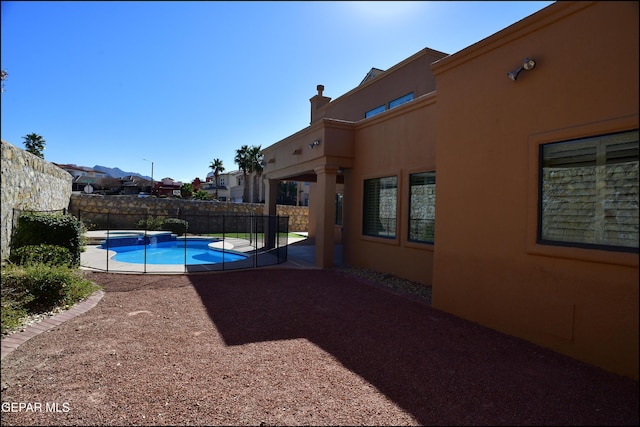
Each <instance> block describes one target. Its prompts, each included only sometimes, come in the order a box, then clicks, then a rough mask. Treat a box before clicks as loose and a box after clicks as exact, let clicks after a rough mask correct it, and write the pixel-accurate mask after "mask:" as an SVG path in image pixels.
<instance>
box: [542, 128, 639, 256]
mask: <svg viewBox="0 0 640 427" xmlns="http://www.w3.org/2000/svg"><path fill="white" fill-rule="evenodd" d="M540 164H541V168H542V170H541V172H540V180H541V183H540V186H539V193H540V194H539V200H540V205H539V209H540V215H539V226H538V240H539V241H540V242H541V243H548V244H557V245H562V246H583V247H597V248H607V249H614V250H622V251H634V252H637V251H638V241H639V240H638V130H637V129H636V130H633V131H628V132H621V133H616V134H609V135H601V136H596V137H591V138H585V139H579V140H574V141H566V142H558V143H550V144H544V145H541V146H540Z"/></svg>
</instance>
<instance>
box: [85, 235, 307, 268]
mask: <svg viewBox="0 0 640 427" xmlns="http://www.w3.org/2000/svg"><path fill="white" fill-rule="evenodd" d="M167 233H169V232H167V231H147V236H154V235H158V234H167ZM143 234H144V232H140V231H137V230H110V231H109V232H108V235H109V236H110V237H114V235H115V236H135V235H143ZM296 234H300V235H301V237H300V238H292V237H289V238H288V241H287V262H286V263H283V264H277V263H276V261H275V260H274V259H273V258H274V256H275V255H270V254H261V255H259V256H258V259H254V257H250V258H248V259H247V260H244V261H235V262H233V263H224V264H198V265H187V266H185V265H184V264H132V263H128V262H119V261H115V260H114V259H113V257H114V256H115V254H116V253H115V252H114V251H112V250H109V251H107V252H105V250H104V249H100V248H99V247H98V246H99V244H100V243H101V242H102V241H103V240H105V239H106V238H107V231H106V230H95V231H88V232H87V233H86V236H87V238H88V241H89V242H90V244H88V245H87V246H86V250H85V251H84V252H82V254H81V255H80V268H82V269H86V270H101V271H110V272H114V273H165V274H184V273H192V272H205V271H221V270H237V269H241V268H255V267H267V266H272V265H273V264H276V265H279V266H288V267H294V268H314V260H313V258H314V255H315V250H314V246H313V245H302V246H300V248H302V249H298V247H296V249H294V250H293V251H292V249H293V246H291V245H292V244H294V243H298V242H303V241H305V240H306V239H307V237H306V236H307V233H302V232H301V233H296ZM187 237H188V238H198V236H187ZM178 238H181V237H178ZM201 238H202V239H207V238H206V237H201ZM212 246H215V247H217V248H219V249H222V250H229V251H233V252H251V251H254V250H255V249H256V246H255V245H252V244H251V242H249V241H248V240H245V239H239V238H230V237H226V238H225V239H224V241H219V242H214V243H213V244H212ZM292 252H293V253H292ZM296 254H298V256H296ZM310 255H311V259H309V256H310ZM292 256H293V258H292Z"/></svg>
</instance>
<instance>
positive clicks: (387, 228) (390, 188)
mask: <svg viewBox="0 0 640 427" xmlns="http://www.w3.org/2000/svg"><path fill="white" fill-rule="evenodd" d="M397 196H398V177H397V176H388V177H385V178H375V179H366V180H365V181H364V200H363V202H364V204H363V210H362V211H363V220H362V233H363V234H365V235H367V236H376V237H388V238H390V239H395V237H396V204H397Z"/></svg>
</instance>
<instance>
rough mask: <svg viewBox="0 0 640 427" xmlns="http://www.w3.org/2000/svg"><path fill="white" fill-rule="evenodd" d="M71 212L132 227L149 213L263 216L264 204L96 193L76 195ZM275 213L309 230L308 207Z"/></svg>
mask: <svg viewBox="0 0 640 427" xmlns="http://www.w3.org/2000/svg"><path fill="white" fill-rule="evenodd" d="M69 212H71V213H72V214H73V215H75V216H79V217H80V219H81V220H82V221H83V222H84V223H85V224H91V225H92V226H93V227H94V228H106V227H107V224H108V227H109V228H111V229H132V228H135V226H136V222H137V221H138V220H139V219H142V218H144V217H146V216H153V217H158V216H163V217H173V218H182V217H185V216H198V215H202V216H206V215H214V214H219V215H222V214H225V215H264V212H265V206H264V204H261V203H230V202H217V201H209V200H182V199H170V198H166V199H165V198H155V197H137V196H97V195H88V194H73V195H72V196H71V201H70V203H69ZM276 215H279V216H288V217H289V230H290V231H308V230H309V208H308V207H306V206H288V205H278V206H277V208H276Z"/></svg>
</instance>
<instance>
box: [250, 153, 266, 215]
mask: <svg viewBox="0 0 640 427" xmlns="http://www.w3.org/2000/svg"><path fill="white" fill-rule="evenodd" d="M263 160H264V155H263V154H262V152H261V148H260V145H258V146H255V145H254V146H252V147H250V148H249V172H250V173H253V172H255V175H254V177H253V202H254V203H255V202H259V201H260V200H258V199H259V194H260V193H259V190H258V184H259V183H260V177H261V176H262V171H263V170H264V167H263V166H262V163H263Z"/></svg>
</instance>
